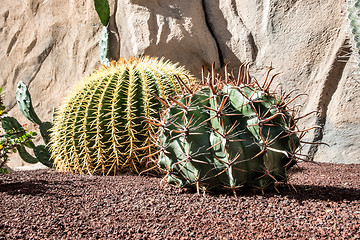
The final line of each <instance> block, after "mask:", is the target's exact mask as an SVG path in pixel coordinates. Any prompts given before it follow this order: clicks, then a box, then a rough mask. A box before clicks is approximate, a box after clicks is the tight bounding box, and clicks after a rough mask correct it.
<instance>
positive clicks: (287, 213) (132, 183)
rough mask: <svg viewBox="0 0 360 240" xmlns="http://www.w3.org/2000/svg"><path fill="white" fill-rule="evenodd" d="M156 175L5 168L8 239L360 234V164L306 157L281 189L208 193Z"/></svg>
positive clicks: (0, 193) (0, 226) (3, 227)
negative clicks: (308, 160)
mask: <svg viewBox="0 0 360 240" xmlns="http://www.w3.org/2000/svg"><path fill="white" fill-rule="evenodd" d="M160 181H161V179H160V178H154V177H149V176H116V177H100V176H85V175H74V174H69V173H59V172H55V171H54V170H36V171H23V172H12V173H10V174H6V175H0V239H360V164H352V165H336V164H329V163H322V164H320V165H315V164H309V163H299V164H298V166H295V167H294V168H293V170H292V174H291V178H290V183H291V184H292V185H293V186H294V188H295V189H296V190H297V191H294V190H293V189H292V188H291V187H288V186H287V185H282V186H279V187H278V190H279V191H280V193H277V192H276V191H275V190H268V191H266V192H265V194H264V195H262V194H261V193H256V194H254V193H251V192H243V193H241V192H240V193H239V194H238V195H239V196H238V197H237V198H236V197H234V196H233V195H232V194H230V193H229V194H224V193H223V194H206V195H205V196H202V195H201V196H198V195H196V194H195V193H192V192H189V191H179V190H177V189H175V188H171V187H161V185H160Z"/></svg>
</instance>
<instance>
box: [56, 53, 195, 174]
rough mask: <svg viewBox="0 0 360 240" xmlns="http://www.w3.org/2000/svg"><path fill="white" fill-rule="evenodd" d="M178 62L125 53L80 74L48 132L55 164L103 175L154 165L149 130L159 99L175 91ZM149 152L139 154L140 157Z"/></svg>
mask: <svg viewBox="0 0 360 240" xmlns="http://www.w3.org/2000/svg"><path fill="white" fill-rule="evenodd" d="M186 75H187V76H189V77H190V79H192V78H191V76H190V75H189V73H188V72H187V71H186V70H184V69H183V68H180V67H176V65H174V64H172V63H170V62H168V61H166V62H165V61H164V60H163V59H161V60H158V59H156V58H149V57H143V58H130V59H128V60H125V59H121V60H119V61H118V62H116V63H115V62H113V63H112V64H111V66H110V67H102V68H100V69H99V70H98V71H96V72H95V73H93V74H91V75H90V76H89V77H87V78H86V79H84V80H83V81H82V82H81V83H80V85H79V86H78V87H77V88H76V90H74V91H73V93H72V94H70V95H69V97H68V98H67V99H66V100H65V102H64V103H63V105H62V106H61V107H60V109H59V111H58V112H57V113H56V117H55V120H54V127H53V128H52V133H51V150H52V151H51V152H52V158H53V159H54V165H55V167H56V168H57V169H59V170H61V171H69V172H74V173H79V174H98V175H108V174H117V173H124V172H132V173H139V172H141V171H144V170H148V169H150V168H151V167H153V166H154V164H153V162H152V161H150V160H148V159H149V158H150V157H151V156H153V155H154V154H156V153H155V151H154V149H153V147H152V146H151V141H150V136H151V134H152V133H153V132H154V131H155V127H154V126H153V125H151V124H149V123H144V118H149V117H150V118H151V117H154V118H157V117H158V115H159V110H160V109H161V104H160V102H159V101H158V100H157V99H156V97H155V96H153V95H152V94H156V95H158V96H160V97H168V96H170V95H174V94H175V93H176V92H178V91H180V86H179V84H178V81H179V80H178V79H177V77H176V76H178V77H179V79H181V80H182V81H185V82H188V81H192V80H189V79H188V77H186ZM145 156H146V157H149V158H144V157H145Z"/></svg>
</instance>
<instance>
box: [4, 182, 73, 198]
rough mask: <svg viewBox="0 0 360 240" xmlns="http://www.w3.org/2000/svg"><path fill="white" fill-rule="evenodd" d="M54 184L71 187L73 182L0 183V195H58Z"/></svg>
mask: <svg viewBox="0 0 360 240" xmlns="http://www.w3.org/2000/svg"><path fill="white" fill-rule="evenodd" d="M54 184H55V185H57V186H59V184H61V186H63V187H64V186H66V185H71V184H72V183H71V181H61V182H59V183H56V182H54V181H51V182H49V181H46V180H36V179H35V180H27V181H19V182H11V183H1V182H0V193H6V194H8V195H12V196H14V195H29V196H37V195H56V193H54Z"/></svg>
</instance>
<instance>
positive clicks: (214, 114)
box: [149, 68, 302, 193]
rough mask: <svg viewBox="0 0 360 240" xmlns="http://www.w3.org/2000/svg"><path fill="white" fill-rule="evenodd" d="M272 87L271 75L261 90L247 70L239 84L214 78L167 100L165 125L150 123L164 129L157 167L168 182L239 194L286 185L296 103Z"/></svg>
mask: <svg viewBox="0 0 360 240" xmlns="http://www.w3.org/2000/svg"><path fill="white" fill-rule="evenodd" d="M272 81H273V78H269V74H268V75H267V78H266V81H265V83H264V84H262V85H260V84H259V83H258V82H256V81H255V80H253V81H251V82H250V76H249V74H248V71H247V69H246V68H241V71H240V74H239V77H238V78H236V79H235V78H234V77H231V76H230V74H226V76H225V78H223V80H221V79H218V78H216V76H215V73H214V72H213V73H212V76H211V77H208V78H207V80H206V79H205V78H203V84H202V85H201V84H200V85H197V86H193V87H185V86H184V90H186V91H184V94H182V95H180V96H177V97H175V98H173V97H171V98H169V99H168V101H167V102H169V106H168V108H167V109H166V110H165V111H164V112H163V114H162V117H161V120H160V121H157V120H155V119H153V120H149V121H150V122H151V123H153V124H155V125H159V126H161V127H160V128H159V131H158V132H157V134H156V139H157V140H156V143H157V145H158V147H159V151H160V152H161V153H160V155H159V160H158V165H159V166H160V167H161V168H162V169H164V170H165V171H166V173H167V174H166V179H167V182H168V183H170V184H173V185H177V186H179V187H183V188H193V189H196V190H197V191H198V192H199V191H200V190H204V191H205V190H212V191H223V190H232V191H234V193H236V190H237V189H239V188H248V189H249V188H251V189H259V190H261V191H263V190H264V189H265V188H266V187H268V186H270V185H273V186H275V188H276V184H277V183H279V182H281V181H285V180H286V178H287V170H288V169H289V168H290V167H292V166H293V165H294V164H295V163H296V158H297V157H296V151H297V150H296V149H297V147H298V146H299V144H300V139H299V137H298V136H297V135H298V133H299V131H298V130H297V128H296V120H297V119H296V118H295V116H294V115H295V114H294V113H292V111H291V110H289V108H288V104H289V102H292V101H293V100H292V99H288V98H289V95H281V96H279V95H276V94H275V93H274V92H271V91H270V90H269V88H270V84H271V82H272ZM295 98H296V97H295ZM163 101H164V100H163ZM164 102H165V101H164ZM300 135H302V134H300Z"/></svg>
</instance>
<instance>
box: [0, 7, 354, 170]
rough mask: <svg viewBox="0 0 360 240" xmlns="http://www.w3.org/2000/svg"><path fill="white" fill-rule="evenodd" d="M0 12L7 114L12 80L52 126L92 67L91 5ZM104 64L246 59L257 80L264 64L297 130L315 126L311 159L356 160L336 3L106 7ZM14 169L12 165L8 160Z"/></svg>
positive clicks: (348, 60)
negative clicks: (291, 105)
mask: <svg viewBox="0 0 360 240" xmlns="http://www.w3.org/2000/svg"><path fill="white" fill-rule="evenodd" d="M5 2H6V3H5V4H3V6H6V7H3V8H2V9H1V10H0V16H1V17H0V23H1V25H0V26H2V28H0V33H1V35H0V41H1V45H0V48H1V51H2V52H3V53H4V56H3V57H2V58H1V59H0V61H1V66H2V67H3V69H2V71H1V72H0V74H1V76H0V77H1V79H2V81H3V82H1V86H4V90H5V93H6V95H5V103H6V104H7V106H8V107H9V108H10V109H12V110H11V111H10V113H11V114H12V115H15V116H18V117H19V119H21V121H22V122H26V120H25V119H24V118H22V116H20V115H21V114H20V113H19V111H18V110H17V109H16V108H14V106H15V93H14V89H15V86H16V84H17V82H18V81H20V80H21V81H24V82H25V83H27V84H29V88H30V91H31V93H32V97H33V101H34V103H35V108H36V111H37V112H38V113H39V116H40V117H41V118H42V119H44V120H50V119H51V113H52V108H53V107H57V106H59V104H60V103H61V100H62V99H63V97H64V96H65V94H66V90H67V89H69V88H70V87H71V86H72V85H73V84H74V83H76V82H77V81H79V80H80V79H81V76H84V75H87V74H89V73H90V72H91V71H93V69H95V68H96V67H97V66H98V65H99V57H98V48H97V41H98V35H99V33H100V29H101V23H100V21H99V20H98V18H97V16H96V12H95V10H94V7H93V1H84V0H79V1H75V2H74V1H70V2H66V1H65V2H64V1H60V0H52V1H41V2H40V1H36V0H27V1H22V2H19V3H13V1H9V0H5ZM110 5H111V15H112V16H111V20H110V24H109V29H110V58H112V59H118V58H119V57H129V56H140V55H151V56H158V57H161V56H165V57H166V58H167V59H170V60H172V61H173V62H179V63H180V64H181V65H185V66H186V67H187V68H188V69H189V70H190V71H192V72H193V73H194V74H195V75H197V76H199V75H200V71H201V66H202V65H205V66H207V67H210V66H211V64H212V63H215V64H216V66H217V67H218V69H219V70H221V69H222V68H223V67H224V66H225V64H226V63H228V62H230V64H229V66H230V68H232V67H237V66H239V65H240V64H241V63H244V62H249V61H251V62H252V65H251V73H252V75H253V76H254V77H256V78H257V79H258V80H259V81H261V80H262V79H263V78H264V74H265V71H266V66H269V65H271V64H272V67H273V68H274V69H275V70H274V73H276V72H282V74H281V75H279V76H278V77H277V78H276V79H275V84H274V86H275V85H276V84H279V83H280V84H281V88H282V89H284V90H286V91H290V90H291V89H299V92H304V93H306V94H307V95H306V96H302V97H300V98H298V99H297V100H296V102H295V103H296V104H301V105H302V108H301V113H300V114H305V113H308V112H311V111H317V113H315V114H313V115H311V116H309V117H307V118H305V119H302V120H301V122H300V124H301V125H302V126H313V125H319V126H321V127H322V128H321V129H320V128H319V129H316V130H315V131H313V132H311V133H310V134H308V137H307V139H305V141H318V142H320V141H322V142H326V143H327V144H328V146H326V145H312V146H309V147H307V148H304V150H303V153H304V154H307V153H310V158H311V159H313V160H315V161H326V162H339V163H360V157H359V156H360V141H358V140H359V136H360V126H359V122H360V121H359V120H360V114H359V110H358V109H359V107H360V101H359V96H360V91H359V85H360V83H359V80H358V78H357V77H356V76H355V75H354V74H353V72H354V71H355V70H356V64H355V63H354V60H353V59H352V58H353V56H352V55H351V49H350V48H349V45H348V40H349V36H348V35H349V34H348V27H347V21H346V18H345V10H344V9H345V0H342V1H338V0H323V1H318V0H309V1H297V0H262V1H253V0H232V1H230V0H229V1H220V0H193V1H178V0H149V1H140V0H122V1H117V0H112V1H110ZM17 164H18V163H17Z"/></svg>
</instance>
